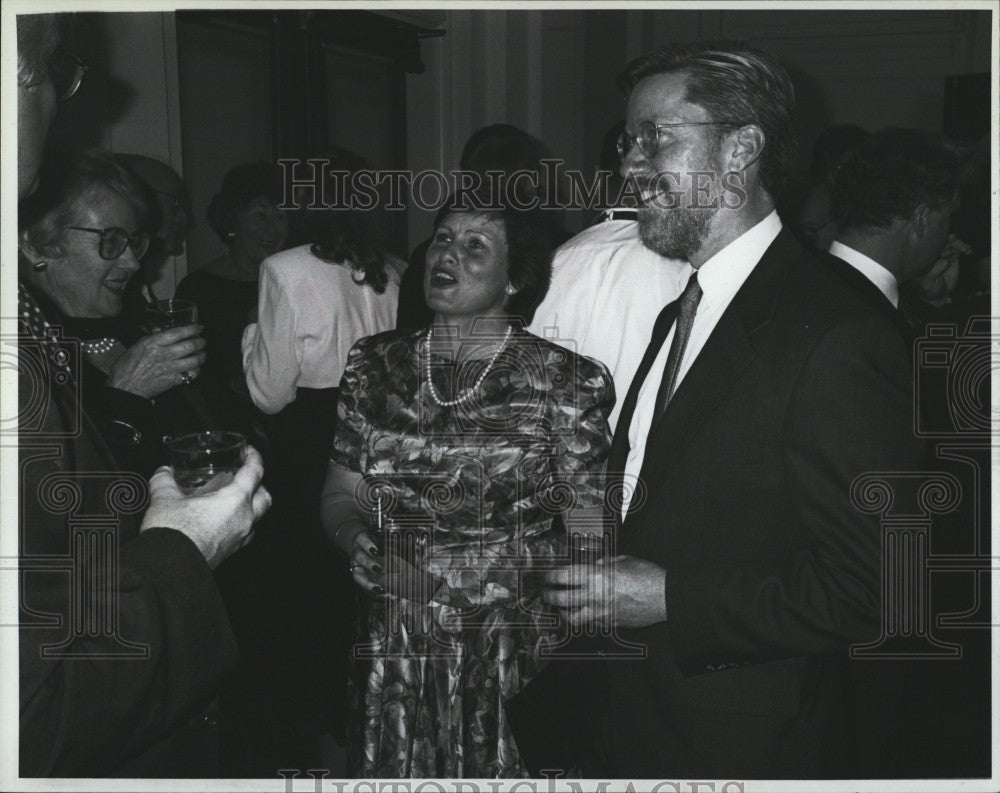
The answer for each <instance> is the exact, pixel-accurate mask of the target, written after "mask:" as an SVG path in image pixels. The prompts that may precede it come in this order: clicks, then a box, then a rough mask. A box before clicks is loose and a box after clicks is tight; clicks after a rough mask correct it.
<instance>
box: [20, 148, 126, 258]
mask: <svg viewBox="0 0 1000 793" xmlns="http://www.w3.org/2000/svg"><path fill="white" fill-rule="evenodd" d="M98 188H104V189H105V190H108V191H109V192H111V193H114V194H115V195H118V196H120V197H121V198H123V199H125V201H126V203H127V204H128V205H129V208H130V209H131V210H132V211H133V212H134V213H135V217H136V221H137V223H138V228H145V227H146V202H145V201H144V199H143V191H142V187H141V186H140V185H139V183H138V182H137V181H136V179H135V177H134V176H132V174H130V173H129V172H128V171H127V170H126V169H125V168H123V167H122V166H121V165H120V164H119V163H118V162H117V161H116V160H115V158H114V157H113V156H112V155H111V154H109V153H108V152H105V151H99V150H97V149H94V150H91V151H86V152H80V153H74V154H70V153H66V152H58V151H50V152H49V155H48V157H47V159H46V161H45V162H44V163H43V164H42V168H41V171H40V173H39V180H38V189H37V190H36V191H35V192H34V193H33V194H32V195H30V196H28V197H27V198H25V199H24V200H23V201H21V203H20V204H19V205H18V225H19V226H20V228H21V230H22V234H23V235H24V237H25V239H26V241H27V242H28V244H30V245H31V247H32V248H33V249H34V250H35V251H37V252H38V253H40V254H42V255H43V256H62V255H63V247H62V240H63V230H64V228H65V227H66V226H67V225H69V224H70V223H72V222H73V220H74V217H73V215H74V206H73V205H74V203H75V202H76V200H77V199H78V198H80V197H81V196H83V195H86V193H87V192H88V191H90V190H94V189H98ZM127 231H135V229H127Z"/></svg>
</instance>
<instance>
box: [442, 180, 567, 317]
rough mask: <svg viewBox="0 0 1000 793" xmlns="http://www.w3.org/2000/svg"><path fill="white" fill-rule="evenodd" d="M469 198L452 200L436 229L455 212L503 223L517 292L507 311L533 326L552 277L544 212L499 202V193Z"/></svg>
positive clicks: (465, 195) (510, 270) (446, 205)
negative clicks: (532, 321) (533, 320)
mask: <svg viewBox="0 0 1000 793" xmlns="http://www.w3.org/2000/svg"><path fill="white" fill-rule="evenodd" d="M500 195H503V191H502V190H501V191H500ZM469 199H470V196H469V195H468V194H464V195H462V200H458V196H457V195H456V196H453V197H452V198H451V199H449V201H448V203H447V204H445V205H444V206H443V207H442V208H441V210H440V211H439V212H438V213H437V216H436V217H435V218H434V229H435V231H436V230H437V227H438V226H439V225H440V224H441V223H442V222H443V221H444V219H445V217H447V216H448V215H450V214H453V213H467V214H471V215H481V216H483V217H488V218H491V219H493V218H495V219H497V220H500V221H502V222H503V224H504V232H505V233H506V235H507V274H508V277H509V279H510V282H511V284H512V285H513V286H514V288H515V289H517V291H516V292H515V293H514V294H513V295H511V296H510V297H509V298H508V300H507V306H506V310H507V313H508V314H510V315H511V316H515V317H520V318H521V319H522V320H523V321H524V324H525V325H529V324H531V320H532V319H533V318H534V316H535V309H537V308H538V306H539V305H540V304H541V302H542V300H544V299H545V295H546V293H547V292H548V291H549V282H550V280H551V278H552V247H551V240H550V237H549V233H548V228H547V226H546V219H545V217H544V215H543V211H544V210H540V209H530V210H525V209H518V208H517V207H515V206H512V205H511V203H510V202H506V201H498V200H497V194H496V193H493V194H490V193H489V192H484V191H480V192H479V193H477V194H475V198H474V199H471V200H469Z"/></svg>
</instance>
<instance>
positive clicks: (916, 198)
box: [830, 129, 970, 309]
mask: <svg viewBox="0 0 1000 793" xmlns="http://www.w3.org/2000/svg"><path fill="white" fill-rule="evenodd" d="M958 168H959V158H958V156H957V155H956V154H955V153H954V152H953V151H951V150H950V149H949V148H948V147H946V146H945V145H944V143H942V141H941V140H940V139H939V138H937V137H935V136H933V135H929V134H927V133H924V132H919V131H918V130H915V129H885V130H881V131H879V132H876V133H875V134H874V135H871V136H870V137H869V138H868V139H867V140H866V141H864V142H863V143H862V144H860V145H859V146H858V147H857V149H856V150H855V151H854V152H853V153H852V154H851V156H849V157H848V158H847V160H846V161H845V162H844V163H843V164H842V165H841V166H840V168H839V169H838V170H837V173H836V175H835V177H834V182H833V188H832V196H831V214H832V215H833V220H834V222H835V224H836V229H837V230H836V233H835V237H834V241H833V243H832V244H831V245H830V253H831V254H833V255H834V256H836V257H837V259H839V260H841V261H843V262H846V263H847V264H848V265H850V267H851V268H852V270H847V269H841V270H840V272H841V273H842V274H843V275H844V276H845V277H847V278H851V279H852V280H853V282H854V283H855V284H856V285H858V287H859V288H861V289H866V290H867V291H869V292H871V286H874V287H875V288H876V289H878V292H879V293H880V295H881V296H882V297H884V298H885V300H887V301H888V302H889V303H890V304H891V305H892V307H893V309H896V308H898V307H899V299H900V286H901V285H903V284H906V283H909V282H912V283H914V284H915V286H916V287H917V289H918V290H919V296H920V297H921V298H922V299H924V300H925V301H927V302H929V303H932V304H935V303H938V302H940V301H943V300H945V299H946V298H947V296H948V294H949V293H950V292H951V291H952V289H954V288H955V284H956V283H957V282H958V263H959V256H960V255H961V254H962V253H969V252H970V249H969V246H968V245H966V244H965V243H964V242H962V241H961V240H958V239H957V238H955V236H954V235H951V236H949V234H948V229H949V225H950V223H951V215H952V212H953V211H954V210H955V208H956V203H957V195H958ZM835 266H836V264H835ZM855 273H858V274H860V275H862V276H864V279H865V280H864V281H859V280H858V279H857V276H856V275H855Z"/></svg>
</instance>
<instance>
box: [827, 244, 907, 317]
mask: <svg viewBox="0 0 1000 793" xmlns="http://www.w3.org/2000/svg"><path fill="white" fill-rule="evenodd" d="M830 253H831V254H833V255H834V256H836V257H837V258H838V259H843V260H844V261H845V262H847V263H848V264H849V265H851V267H853V268H854V269H855V270H857V271H858V272H859V273H861V274H862V275H863V276H864V277H865V278H867V279H868V280H869V281H871V282H872V283H873V284H875V286H877V287H878V290H879V291H880V292H881V293H882V294H883V295H885V297H886V299H887V300H888V301H889V302H890V303H892V306H893V308H899V284H898V283H896V276H894V275H893V274H892V273H890V272H889V271H888V270H886V269H885V268H884V267H883V266H882V265H881V264H879V263H878V262H877V261H875V260H874V259H872V258H871V257H870V256H866V255H865V254H863V253H861V251H856V250H854V248H851V247H849V246H847V245H844V243H842V242H837V240H834V241H833V242H832V243H830Z"/></svg>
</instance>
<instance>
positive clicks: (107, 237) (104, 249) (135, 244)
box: [66, 226, 149, 260]
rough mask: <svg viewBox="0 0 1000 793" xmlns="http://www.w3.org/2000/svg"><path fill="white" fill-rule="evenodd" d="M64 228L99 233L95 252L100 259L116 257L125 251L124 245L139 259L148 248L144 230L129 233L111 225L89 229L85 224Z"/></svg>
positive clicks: (147, 237)
mask: <svg viewBox="0 0 1000 793" xmlns="http://www.w3.org/2000/svg"><path fill="white" fill-rule="evenodd" d="M66 228H69V229H75V230H76V231H88V232H90V233H91V234H100V235H101V240H100V242H99V243H98V246H97V252H98V253H99V254H100V255H101V258H102V259H108V260H111V259H117V258H118V257H119V256H121V255H122V254H123V253H125V248H126V247H131V248H132V253H134V254H135V258H136V259H141V258H142V257H143V256H144V255H145V253H146V251H147V250H148V249H149V234H147V233H146V232H145V231H137V232H135V234H129V233H128V232H127V231H125V229H123V228H119V227H118V226H112V227H111V228H108V229H89V228H87V227H85V226H67V227H66Z"/></svg>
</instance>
